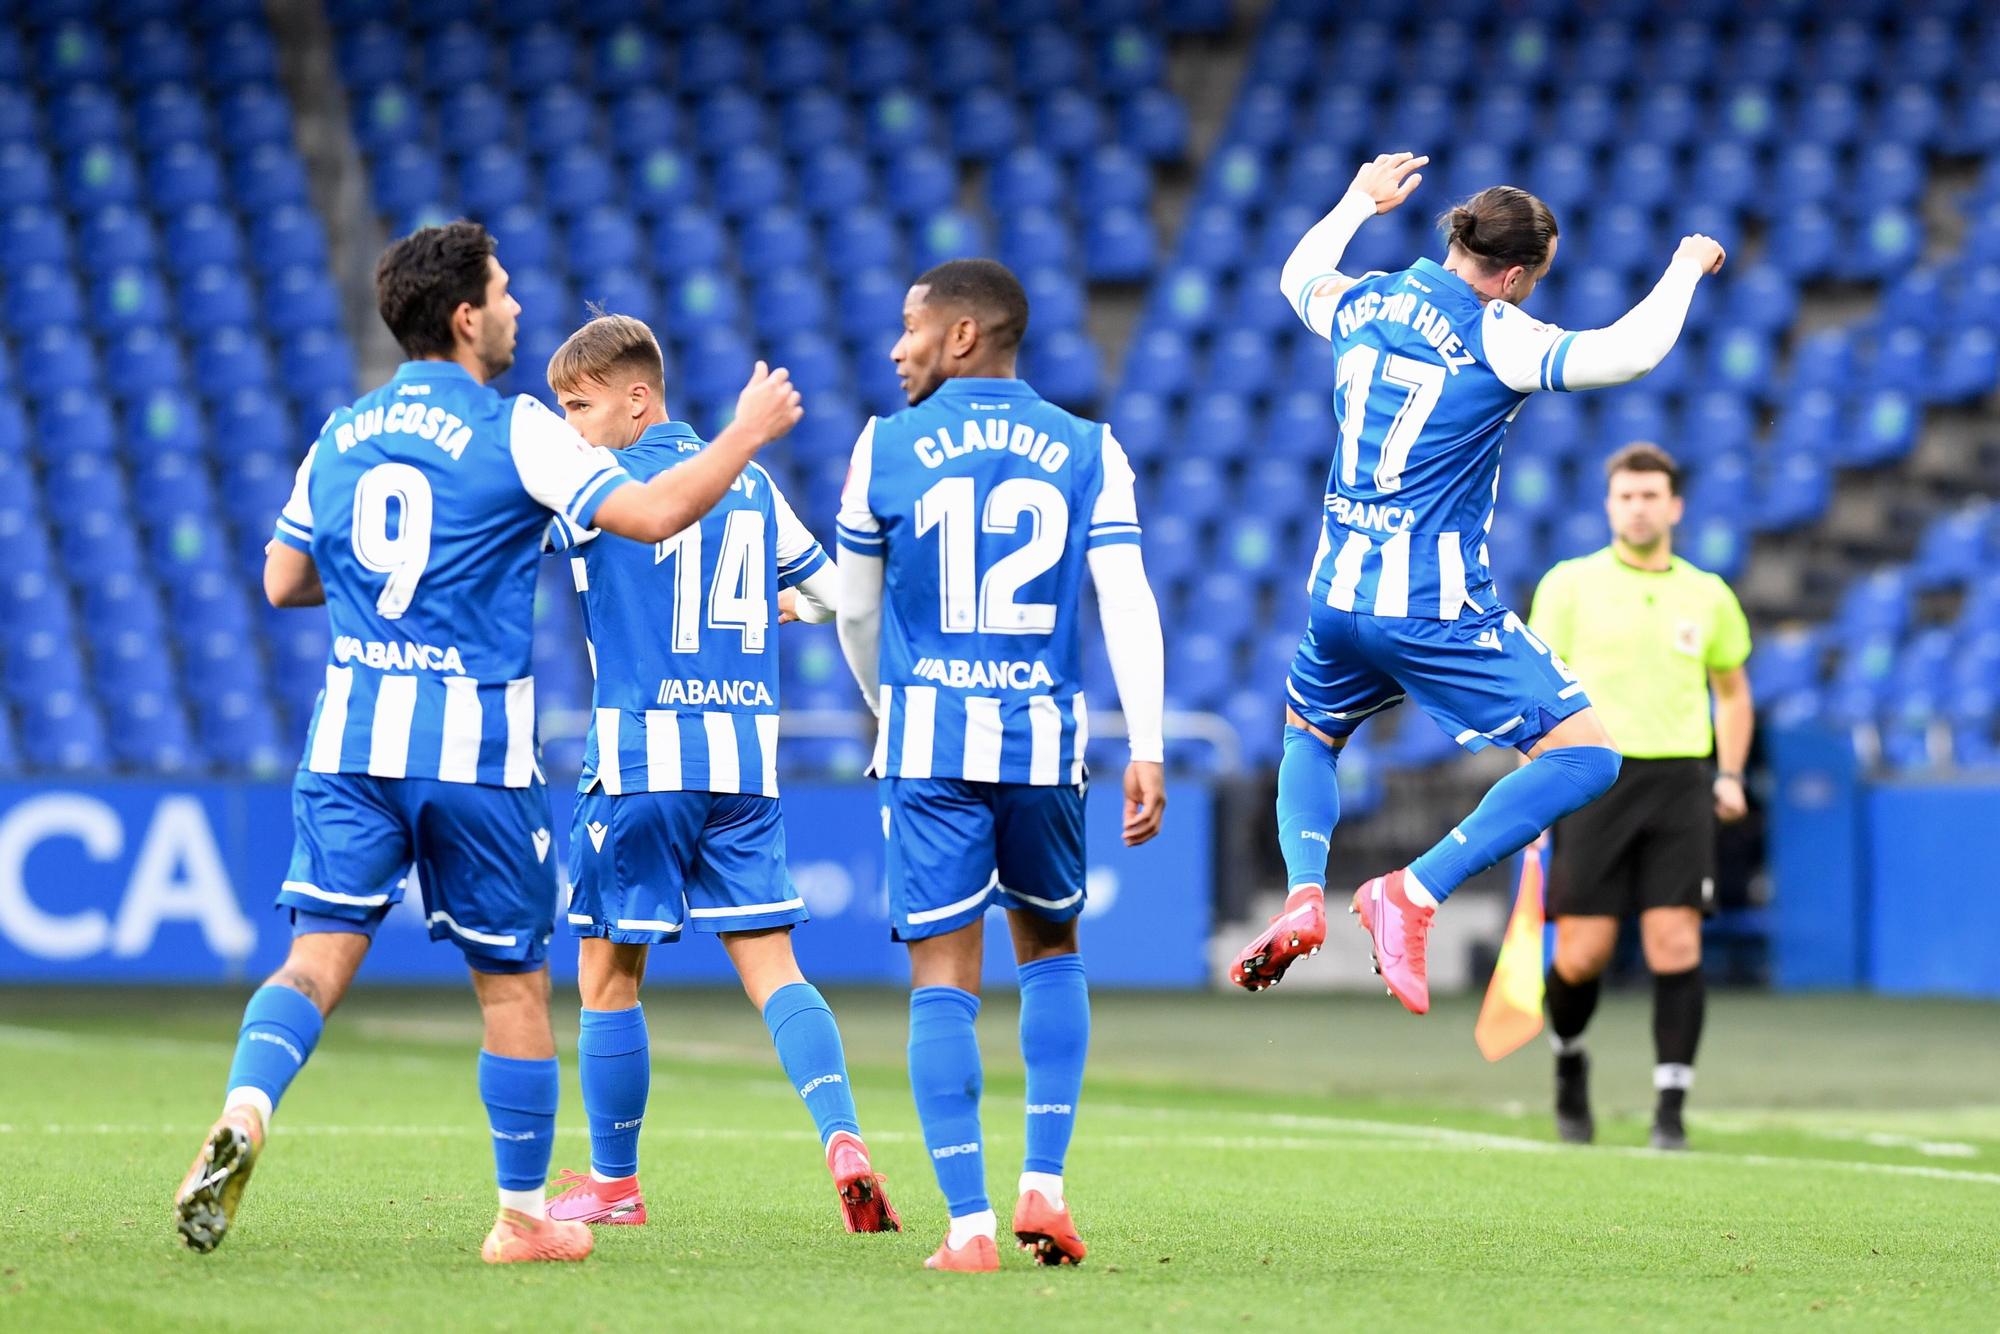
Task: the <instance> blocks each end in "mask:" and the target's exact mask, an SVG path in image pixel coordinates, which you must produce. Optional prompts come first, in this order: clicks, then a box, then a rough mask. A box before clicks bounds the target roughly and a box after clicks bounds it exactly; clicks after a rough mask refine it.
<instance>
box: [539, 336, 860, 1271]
mask: <svg viewBox="0 0 2000 1334" xmlns="http://www.w3.org/2000/svg"><path fill="white" fill-rule="evenodd" d="M548 376H549V387H550V388H551V389H553V390H555V392H556V396H557V401H558V402H559V403H560V404H561V406H562V409H563V415H564V417H565V419H567V420H568V422H569V424H570V425H571V426H574V427H575V428H576V429H577V430H578V432H580V433H581V434H582V435H583V437H584V439H586V440H588V441H590V442H591V443H592V444H594V445H601V446H604V447H606V448H608V449H612V450H615V451H617V457H618V460H619V462H620V463H621V464H622V465H623V466H624V468H625V470H626V471H627V472H629V473H630V474H632V476H634V477H636V478H641V479H645V478H650V477H655V476H658V475H659V474H661V473H664V472H666V471H668V470H670V469H672V468H674V467H675V466H677V465H678V464H679V463H680V462H681V460H683V459H686V458H689V457H691V456H693V455H695V454H697V453H699V452H700V450H701V449H702V448H703V446H702V441H701V438H700V437H699V436H698V435H696V434H695V432H694V430H693V429H692V428H691V427H689V426H687V425H686V424H685V423H682V422H677V421H672V420H670V419H669V418H668V416H667V408H666V377H665V370H664V367H663V364H662V358H661V356H660V345H659V342H658V341H657V340H656V339H655V338H654V337H653V333H652V331H651V330H650V329H648V328H647V327H646V326H645V325H644V324H643V323H641V322H640V321H638V320H635V319H632V318H631V317H630V316H625V315H602V316H599V317H598V318H596V319H594V320H592V321H590V322H589V323H588V324H586V325H584V326H583V327H582V328H581V329H578V330H577V331H576V332H575V333H573V334H571V335H570V336H569V339H568V341H566V342H565V343H563V345H562V346H561V347H559V348H557V349H556V352H555V355H554V356H552V357H551V358H550V359H549V370H548ZM550 539H551V545H552V546H553V547H554V548H556V549H557V550H566V551H568V552H569V562H570V568H571V570H572V571H573V573H574V574H575V577H576V588H577V594H578V596H579V597H581V598H582V600H583V617H584V628H585V632H586V634H587V635H588V638H589V645H590V661H591V667H592V670H593V672H594V674H595V677H596V686H595V688H594V690H593V694H592V700H591V703H592V706H593V707H592V710H591V727H590V737H589V740H588V742H587V744H586V745H585V748H584V759H583V774H582V776H581V778H580V779H579V780H578V784H577V786H578V790H579V793H580V795H579V796H578V797H577V803H576V812H575V816H574V818H573V819H572V821H571V825H570V843H569V856H570V881H571V883H572V885H573V887H574V888H573V890H572V896H571V898H570V903H569V912H568V918H569V924H570V928H571V929H572V930H573V931H575V932H576V934H577V935H579V936H581V937H582V938H583V939H582V942H581V945H580V947H579V951H578V965H579V969H580V976H579V978H578V982H579V986H580V989H581V990H582V993H583V1020H582V1033H581V1036H580V1038H579V1039H578V1043H577V1047H578V1056H577V1067H578V1069H577V1072H578V1075H579V1077H580V1079H581V1081H582V1084H583V1109H584V1114H585V1116H586V1117H587V1118H588V1120H589V1123H590V1172H589V1173H588V1174H584V1173H578V1172H568V1173H565V1174H564V1175H563V1177H562V1179H561V1181H560V1182H559V1184H560V1185H562V1186H563V1187H564V1189H563V1191H562V1193H561V1194H559V1195H557V1196H556V1197H555V1198H553V1199H551V1200H550V1201H549V1217H551V1218H560V1219H573V1220H575V1221H577V1222H582V1223H643V1222H645V1221H646V1201H645V1196H644V1195H643V1194H642V1193H641V1192H640V1189H639V1130H640V1127H641V1125H642V1123H643V1122H644V1120H645V1116H646V1098H647V1093H648V1089H649V1086H650V1083H651V1075H652V1056H651V1051H650V1044H649V1042H648V1039H647V1033H646V1012H645V1010H644V1009H643V1008H641V1006H640V1004H639V986H640V983H641V982H642V981H643V980H644V978H645V974H646V957H647V954H648V952H649V951H650V949H651V947H652V946H654V945H657V944H662V943H669V944H670V943H672V942H674V941H677V940H679V939H680V937H681V932H682V931H683V930H684V929H685V928H686V927H688V926H692V927H693V928H694V929H695V930H697V931H712V932H716V933H718V934H719V935H720V937H721V940H722V947H723V949H725V950H726V951H728V953H729V961H730V962H731V963H732V964H734V965H735V966H736V971H737V974H738V976H740V977H741V978H742V981H743V989H744V991H745V992H747V993H748V994H749V997H750V1002H751V1004H753V1005H755V1006H756V1007H757V1009H758V1011H759V1012H760V1013H762V1014H763V1016H764V1023H765V1025H766V1026H767V1027H768V1028H769V1029H770V1031H771V1041H772V1042H773V1043H774V1044H775V1045H776V1047H777V1049H778V1059H779V1062H780V1063H781V1064H782V1065H783V1066H784V1069H785V1074H786V1075H787V1076H788V1077H789V1078H790V1080H791V1083H792V1087H793V1088H795V1089H797V1090H798V1092H799V1096H800V1097H801V1098H803V1099H804V1100H805V1104H806V1108H807V1110H808V1111H810V1112H811V1113H812V1118H813V1123H814V1125H815V1126H817V1128H818V1130H819V1136H820V1143H821V1145H822V1147H823V1148H824V1150H825V1154H826V1165H827V1169H828V1171H830V1172H831V1173H832V1174H833V1180H834V1190H835V1193H836V1194H837V1195H838V1197H839V1199H840V1205H841V1213H842V1217H843V1219H844V1220H845V1222H846V1224H847V1230H848V1231H849V1232H894V1231H897V1230H898V1223H897V1219H896V1211H895V1210H894V1209H892V1208H891V1207H890V1206H889V1200H888V1197H887V1196H886V1195H885V1194H884V1192H883V1190H882V1183H881V1179H880V1178H879V1177H878V1176H877V1175H876V1173H875V1170H874V1168H873V1167H871V1166H870V1165H869V1159H868V1148H867V1146H866V1145H865V1144H863V1143H862V1141H861V1127H860V1124H859V1122H858V1121H857V1120H856V1115H855V1110H854V1094H853V1091H852V1086H851V1085H850V1084H849V1082H848V1077H847V1060H846V1057H845V1056H844V1054H843V1053H842V1049H841V1042H840V1029H839V1028H838V1027H837V1026H836V1025H835V1024H834V1019H833V1011H832V1010H830V1009H829V1008H828V1007H827V1004H826V1001H825V999H824V998H823V997H821V995H820V994H819V991H818V989H817V988H815V987H814V986H813V985H812V984H811V983H809V982H807V981H806V980H805V976H804V975H803V974H802V973H800V972H799V965H798V962H797V960H796V959H795V958H794V957H793V955H792V940H791V932H792V928H793V927H794V926H796V925H798V924H799V923H800V922H803V921H805V920H806V919H807V913H806V906H805V901H804V900H803V899H801V898H800V897H799V895H798V892H797V891H796V890H795V889H793V887H792V880H791V875H790V873H789V872H788V871H787V869H786V864H785V825H784V811H783V808H782V807H781V806H780V805H779V802H778V655H777V652H776V648H777V645H776V644H775V643H773V642H772V641H771V638H770V631H771V627H772V623H773V620H774V617H775V616H776V613H777V604H778V602H779V600H780V598H781V597H783V596H784V594H781V593H780V591H779V590H780V589H783V590H785V592H786V593H790V594H791V595H792V599H793V601H792V604H791V605H792V607H793V608H794V609H795V610H794V611H792V612H789V613H788V615H792V616H795V618H796V619H798V620H802V621H809V622H815V623H817V622H824V621H830V620H832V619H833V608H834V604H835V602H836V600H837V599H838V596H839V575H840V572H839V570H838V569H837V568H835V566H834V565H833V564H832V562H830V561H829V560H828V559H827V557H826V552H825V551H824V550H823V549H822V548H821V547H820V544H819V543H818V542H817V541H815V540H814V539H813V535H812V534H811V533H809V532H807V531H806V527H805V525H804V524H802V523H800V522H799V520H798V517H797V516H796V515H795V514H793V512H792V507H791V506H790V505H788V504H787V503H785V498H784V496H783V495H782V494H780V492H779V491H778V488H777V485H776V484H775V483H774V482H773V481H772V480H771V475H770V473H768V472H766V471H765V470H764V468H763V467H762V466H761V465H759V464H755V463H753V464H751V465H750V466H749V467H747V468H745V469H744V470H743V475H742V476H741V477H740V478H738V479H737V480H736V482H735V484H734V485H733V486H731V488H730V490H729V493H728V494H727V495H725V496H724V497H723V498H722V500H721V501H720V502H719V503H717V505H716V506H715V508H714V509H712V510H710V511H709V512H708V513H707V514H706V515H704V516H703V517H702V519H701V520H700V521H699V522H698V523H695V524H692V525H690V526H689V527H687V528H685V529H683V530H682V531H680V532H679V533H676V534H674V535H673V536H672V537H670V538H668V539H667V540H666V541H664V542H657V543H650V542H632V541H627V540H625V539H623V538H619V537H612V536H605V535H604V534H602V533H599V532H596V531H592V530H589V529H583V528H580V527H578V526H577V525H575V524H574V523H572V522H571V521H570V520H569V519H567V518H565V517H561V516H558V517H557V518H556V519H555V520H553V521H552V522H551V524H550Z"/></svg>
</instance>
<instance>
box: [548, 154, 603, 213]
mask: <svg viewBox="0 0 2000 1334" xmlns="http://www.w3.org/2000/svg"><path fill="white" fill-rule="evenodd" d="M618 189H619V185H618V173H617V171H616V169H614V168H613V166H612V165H611V159H610V158H609V157H607V156H605V155H604V154H603V153H601V152H599V151H598V150H596V149H595V148H590V147H579V146H577V145H575V144H572V145H571V146H570V147H568V148H567V149H565V150H563V151H562V152H561V153H558V154H556V155H555V156H553V157H549V158H546V159H544V161H543V163H542V198H543V203H544V205H545V206H546V207H547V208H548V210H549V211H550V212H551V213H554V214H556V215H557V216H559V217H570V216H572V215H574V214H577V213H580V212H582V211H583V210H585V209H588V208H592V207H595V206H597V205H598V204H601V203H604V202H605V201H607V200H610V199H613V198H615V197H616V195H617V192H618Z"/></svg>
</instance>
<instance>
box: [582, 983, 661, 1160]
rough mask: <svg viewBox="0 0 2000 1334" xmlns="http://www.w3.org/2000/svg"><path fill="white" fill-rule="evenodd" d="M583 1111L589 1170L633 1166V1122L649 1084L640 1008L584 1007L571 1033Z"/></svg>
mask: <svg viewBox="0 0 2000 1334" xmlns="http://www.w3.org/2000/svg"><path fill="white" fill-rule="evenodd" d="M576 1070H577V1076H578V1078H579V1079H580V1080H581V1082H582V1084H583V1115H584V1119H585V1120H587V1121H589V1122H590V1170H591V1171H593V1172H595V1173H597V1174H598V1175H599V1176H606V1177H629V1176H631V1175H632V1174H633V1173H635V1172H637V1171H638V1170H639V1127H640V1125H641V1124H642V1123H643V1122H644V1121H645V1119H646V1095H647V1094H648V1093H649V1092H650V1091H651V1089H652V1084H653V1054H652V1050H651V1048H650V1047H649V1046H648V1045H647V1040H646V1010H645V1007H644V1006H640V1005H634V1006H633V1007H632V1008H631V1009H629V1010H585V1011H584V1012H583V1029H582V1031H581V1032H579V1033H578V1034H577V1038H576Z"/></svg>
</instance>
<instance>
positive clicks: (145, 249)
mask: <svg viewBox="0 0 2000 1334" xmlns="http://www.w3.org/2000/svg"><path fill="white" fill-rule="evenodd" d="M77 240H78V246H77V249H78V251H79V253H80V254H81V256H82V258H83V262H84V267H85V268H86V269H87V270H102V269H106V268H116V267H119V266H121V265H126V264H135V265H151V264H153V263H154V262H155V261H156V260H157V259H158V257H159V242H158V238H156V237H155V236H154V234H153V224H152V220H151V219H150V218H148V217H147V216H146V215H145V214H143V213H141V212H139V211H138V210H136V209H131V208H126V207H125V206H123V205H119V204H114V205H112V206H110V207H109V208H101V209H98V210H96V211H95V212H92V213H90V214H88V215H87V216H85V217H84V218H83V220H82V230H81V232H80V233H79V235H78V237H77Z"/></svg>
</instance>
